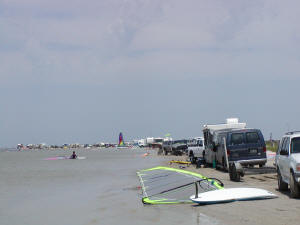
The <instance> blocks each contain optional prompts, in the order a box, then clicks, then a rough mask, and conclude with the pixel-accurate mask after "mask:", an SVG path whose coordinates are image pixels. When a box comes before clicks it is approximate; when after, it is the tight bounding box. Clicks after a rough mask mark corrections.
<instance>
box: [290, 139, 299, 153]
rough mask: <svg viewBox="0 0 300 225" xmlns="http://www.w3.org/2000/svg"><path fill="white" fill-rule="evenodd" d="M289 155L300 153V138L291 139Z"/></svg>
mask: <svg viewBox="0 0 300 225" xmlns="http://www.w3.org/2000/svg"><path fill="white" fill-rule="evenodd" d="M291 153H300V138H299V137H298V138H293V139H292V143H291Z"/></svg>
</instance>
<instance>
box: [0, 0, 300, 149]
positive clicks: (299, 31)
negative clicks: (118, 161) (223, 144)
mask: <svg viewBox="0 0 300 225" xmlns="http://www.w3.org/2000/svg"><path fill="white" fill-rule="evenodd" d="M299 21H300V2H299V1H297V0H286V1H282V0H251V1H250V0H244V1H240V0H226V1H223V0H186V1H182V0H84V1H83V0H72V1H70V0H66V1H59V0H26V1H24V0H0V78H1V82H0V103H1V106H0V146H15V145H16V144H18V143H23V144H29V143H48V144H63V143H74V142H76V143H96V142H101V141H103V142H117V140H118V134H119V132H120V131H122V132H123V134H124V138H125V141H127V140H132V139H138V138H143V137H147V136H150V137H153V136H154V137H163V136H164V135H165V134H167V133H171V135H172V137H173V138H175V139H176V138H188V137H195V136H201V135H202V127H203V125H204V124H217V123H224V122H225V119H226V118H229V117H238V118H239V120H240V121H241V122H246V123H247V126H248V127H252V128H259V129H261V130H262V132H263V134H264V137H265V139H269V138H270V133H272V136H273V138H275V139H279V138H280V137H281V136H282V135H283V134H284V133H285V132H286V131H289V130H300V120H299V114H300V104H298V103H299V97H300V94H299V83H300V45H299V43H300V25H299Z"/></svg>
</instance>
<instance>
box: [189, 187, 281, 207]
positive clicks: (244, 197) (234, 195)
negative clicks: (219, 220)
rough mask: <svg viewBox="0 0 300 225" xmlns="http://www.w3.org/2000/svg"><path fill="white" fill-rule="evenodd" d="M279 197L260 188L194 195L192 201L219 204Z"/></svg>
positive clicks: (234, 189) (223, 190) (225, 189)
mask: <svg viewBox="0 0 300 225" xmlns="http://www.w3.org/2000/svg"><path fill="white" fill-rule="evenodd" d="M276 197H277V195H275V194H273V193H272V192H270V191H267V190H264V189H260V188H224V189H221V190H213V191H209V192H204V193H199V194H198V196H195V195H192V196H191V197H190V199H191V200H192V201H193V202H195V203H199V204H217V203H226V202H233V201H249V200H261V199H270V198H276Z"/></svg>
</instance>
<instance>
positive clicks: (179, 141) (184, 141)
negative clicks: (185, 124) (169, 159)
mask: <svg viewBox="0 0 300 225" xmlns="http://www.w3.org/2000/svg"><path fill="white" fill-rule="evenodd" d="M173 143H174V144H177V143H182V144H186V143H187V140H177V141H174V142H173Z"/></svg>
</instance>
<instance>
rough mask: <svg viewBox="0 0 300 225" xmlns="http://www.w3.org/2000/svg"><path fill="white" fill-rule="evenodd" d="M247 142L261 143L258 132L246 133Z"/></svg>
mask: <svg viewBox="0 0 300 225" xmlns="http://www.w3.org/2000/svg"><path fill="white" fill-rule="evenodd" d="M246 142H247V143H259V136H258V133H256V132H247V133H246Z"/></svg>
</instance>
